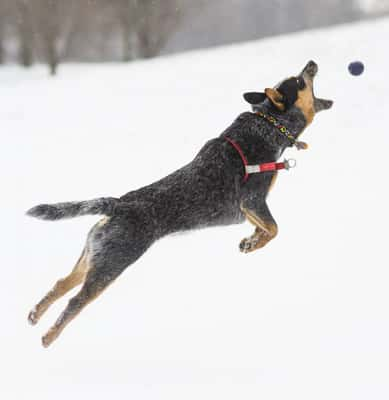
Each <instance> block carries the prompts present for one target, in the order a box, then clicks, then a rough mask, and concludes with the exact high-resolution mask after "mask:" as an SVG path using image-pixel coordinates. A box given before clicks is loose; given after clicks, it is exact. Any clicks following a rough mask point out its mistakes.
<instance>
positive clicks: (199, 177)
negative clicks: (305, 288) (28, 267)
mask: <svg viewBox="0 0 389 400" xmlns="http://www.w3.org/2000/svg"><path fill="white" fill-rule="evenodd" d="M317 71H318V66H317V64H315V63H314V62H313V61H310V62H309V63H308V64H307V65H306V66H305V68H304V69H303V71H302V72H301V73H300V74H299V75H297V76H293V77H291V78H288V79H286V80H284V81H282V82H281V83H280V84H278V85H276V86H275V87H274V88H268V89H266V90H265V92H264V93H262V92H251V93H245V95H244V98H245V100H246V101H247V102H248V103H250V104H251V107H252V112H245V113H243V114H241V115H240V116H238V118H237V119H236V120H235V121H234V122H233V123H232V125H231V126H230V127H229V128H227V129H226V130H225V131H224V132H223V133H222V134H221V135H220V136H219V137H217V138H214V139H211V140H209V141H208V142H207V143H206V144H205V145H204V146H203V147H202V149H201V150H200V151H199V153H198V154H197V155H196V156H195V158H194V159H193V161H192V162H190V163H189V164H187V165H186V166H184V167H182V168H181V169H179V170H177V171H175V172H173V173H172V174H170V175H168V176H167V177H165V178H163V179H161V180H159V181H157V182H155V183H152V184H151V185H148V186H145V187H142V188H140V189H138V190H134V191H131V192H129V193H127V194H125V195H124V196H122V197H120V198H98V199H94V200H89V201H80V202H68V203H58V204H51V205H50V204H42V205H38V206H36V207H34V208H32V209H30V210H29V211H28V212H27V214H28V215H30V216H33V217H36V218H40V219H44V220H50V221H55V220H60V219H64V218H73V217H78V216H82V215H103V216H104V218H103V219H101V220H100V221H99V222H98V223H97V224H96V225H94V226H93V228H92V229H91V230H90V232H89V234H88V237H87V240H86V244H85V247H84V249H83V251H82V254H81V256H80V258H79V260H78V262H77V263H76V265H75V267H74V268H73V270H72V272H71V273H70V274H69V275H68V276H66V277H65V278H63V279H60V280H59V281H58V282H57V283H56V284H55V285H54V287H53V288H52V289H51V290H50V291H49V292H48V293H47V295H46V296H45V297H43V299H42V300H41V301H40V302H39V303H38V304H37V305H36V306H35V307H34V309H33V310H32V311H31V312H30V314H29V316H28V319H29V321H30V323H31V324H33V325H35V324H36V323H37V322H38V321H39V319H40V318H41V317H42V315H43V314H44V312H45V311H46V310H47V309H48V308H49V306H50V305H51V304H53V303H54V302H55V301H56V300H58V299H59V298H60V297H61V296H63V295H64V294H66V293H67V292H68V291H70V290H71V289H73V288H74V287H76V286H77V285H80V284H82V287H81V290H80V291H79V292H78V294H76V295H75V296H74V297H73V298H72V299H71V300H70V301H69V303H68V305H67V307H66V309H65V310H64V311H63V313H62V314H61V315H60V317H59V318H58V320H57V321H56V323H55V324H54V325H53V326H52V328H51V329H50V330H49V331H48V332H47V334H46V335H45V336H43V338H42V344H43V346H45V347H48V346H49V345H50V344H51V343H52V342H53V341H54V340H55V339H56V338H57V337H58V336H59V335H60V333H61V332H62V330H63V329H64V328H65V326H66V325H67V324H68V323H69V322H70V321H71V320H72V319H73V318H75V317H76V316H77V315H78V314H79V313H80V311H81V310H82V309H83V308H84V307H85V306H86V305H87V304H88V303H90V302H91V301H93V300H94V299H95V298H96V297H97V296H98V295H99V294H100V293H102V291H103V290H104V289H106V288H107V287H108V286H109V284H110V283H112V282H113V281H114V280H115V279H116V278H117V277H118V276H119V275H120V274H121V273H122V272H123V271H124V270H125V269H126V268H127V267H128V266H129V265H131V264H133V263H134V262H135V261H136V260H137V259H138V258H139V257H141V256H142V255H143V254H144V253H145V251H146V250H147V249H148V248H149V247H150V246H151V245H152V244H153V243H154V242H155V241H156V240H158V239H160V238H162V237H164V236H166V235H169V234H171V233H175V232H182V231H187V230H191V229H198V228H203V227H209V226H221V225H230V224H238V223H242V222H243V221H245V220H246V219H247V220H248V221H249V222H250V223H252V224H253V225H254V227H255V231H254V233H253V234H252V235H251V236H250V237H248V238H245V239H243V240H242V241H241V243H240V250H241V251H242V252H243V253H248V252H252V251H254V250H257V249H260V248H262V247H263V246H265V245H266V244H267V243H268V242H269V241H270V240H271V239H273V238H274V237H275V236H276V235H277V224H276V222H275V220H274V219H273V217H272V215H271V213H270V211H269V208H268V205H267V204H266V198H267V194H268V192H269V190H270V188H271V187H272V185H273V184H274V181H275V178H276V176H277V171H276V169H277V168H276V167H275V166H276V165H278V164H276V163H275V162H276V161H277V160H278V159H279V157H280V156H281V155H282V153H283V152H284V150H285V149H286V148H287V147H290V146H293V145H296V146H297V147H299V148H305V147H306V145H305V144H303V143H302V142H298V141H297V138H298V137H299V136H300V134H301V133H302V132H303V131H304V129H305V128H306V127H307V126H308V125H309V124H310V123H311V122H312V120H313V118H314V116H315V114H316V113H318V112H319V111H321V110H326V109H329V108H330V107H331V106H332V101H330V100H323V99H318V98H316V97H315V95H314V91H313V81H314V77H315V75H316V74H317ZM264 163H265V164H266V165H267V166H269V165H271V166H273V168H265V170H264V171H263V172H261V173H255V174H251V172H253V168H252V167H251V170H250V166H249V165H248V164H252V165H258V166H261V165H265V164H264ZM269 163H270V164H269ZM254 169H255V168H254ZM260 170H261V168H260V167H258V170H257V171H256V172H260ZM248 173H250V175H248ZM248 176H249V177H248ZM247 178H248V179H247Z"/></svg>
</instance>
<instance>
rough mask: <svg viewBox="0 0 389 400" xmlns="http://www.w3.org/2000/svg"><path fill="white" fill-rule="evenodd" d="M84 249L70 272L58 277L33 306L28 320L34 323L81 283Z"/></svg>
mask: <svg viewBox="0 0 389 400" xmlns="http://www.w3.org/2000/svg"><path fill="white" fill-rule="evenodd" d="M86 258H87V257H86V254H85V251H84V253H83V254H82V255H81V257H80V259H79V260H78V262H77V264H76V266H75V267H74V268H73V270H72V272H71V273H70V274H69V275H68V276H67V277H65V278H63V279H60V280H59V281H57V283H56V284H55V285H54V287H53V288H52V289H51V290H50V292H48V293H47V294H46V296H45V297H44V298H43V299H42V300H41V301H40V302H39V303H38V304H37V305H36V306H35V307H34V309H33V310H32V311H31V312H30V314H29V315H28V320H29V322H30V323H31V324H32V325H35V324H36V323H37V322H38V321H39V319H40V318H41V317H42V315H43V314H44V313H45V312H46V311H47V309H48V308H49V307H50V306H51V305H52V304H53V303H54V302H55V301H56V300H58V299H59V298H61V297H62V296H63V295H65V294H66V293H67V292H69V291H70V290H72V289H73V288H75V287H76V286H77V285H79V284H81V283H82V282H83V280H84V279H85V275H86V273H87V270H88V268H87V260H86Z"/></svg>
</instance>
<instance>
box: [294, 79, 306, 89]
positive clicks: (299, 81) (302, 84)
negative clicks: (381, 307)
mask: <svg viewBox="0 0 389 400" xmlns="http://www.w3.org/2000/svg"><path fill="white" fill-rule="evenodd" d="M296 80H297V87H298V89H299V90H303V89H305V82H304V79H302V78H297V79H296Z"/></svg>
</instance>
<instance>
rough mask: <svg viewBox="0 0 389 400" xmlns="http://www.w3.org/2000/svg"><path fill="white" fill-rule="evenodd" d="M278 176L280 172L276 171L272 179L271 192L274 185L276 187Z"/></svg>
mask: <svg viewBox="0 0 389 400" xmlns="http://www.w3.org/2000/svg"><path fill="white" fill-rule="evenodd" d="M277 176H278V172H275V174H274V176H273V179H272V180H271V183H270V187H269V192H270V190H273V187H274V185H275V183H276V180H277Z"/></svg>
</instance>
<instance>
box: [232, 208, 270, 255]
mask: <svg viewBox="0 0 389 400" xmlns="http://www.w3.org/2000/svg"><path fill="white" fill-rule="evenodd" d="M242 212H243V213H244V214H245V216H246V218H247V220H248V221H250V222H251V223H252V224H253V225H254V226H255V227H256V228H255V232H254V233H253V235H251V236H250V237H249V238H245V239H243V240H242V241H241V242H240V246H239V247H240V250H241V251H242V252H243V253H250V252H252V251H254V250H258V249H261V248H262V247H264V246H265V245H266V244H267V243H268V242H270V240H272V239H274V238H275V237H276V236H277V233H278V228H277V225H276V224H275V223H274V222H272V223H267V222H265V221H264V220H262V219H261V217H259V216H258V215H256V214H254V213H253V212H252V211H250V210H247V209H246V208H243V207H242Z"/></svg>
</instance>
